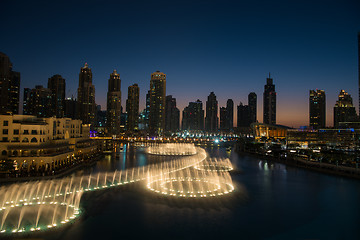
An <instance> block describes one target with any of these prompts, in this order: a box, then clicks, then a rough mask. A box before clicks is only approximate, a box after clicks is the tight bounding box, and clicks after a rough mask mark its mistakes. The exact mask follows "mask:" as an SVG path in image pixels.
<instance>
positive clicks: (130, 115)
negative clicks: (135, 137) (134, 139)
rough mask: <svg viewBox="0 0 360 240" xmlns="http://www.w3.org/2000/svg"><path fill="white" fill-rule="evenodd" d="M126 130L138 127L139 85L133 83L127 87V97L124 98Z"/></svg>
mask: <svg viewBox="0 0 360 240" xmlns="http://www.w3.org/2000/svg"><path fill="white" fill-rule="evenodd" d="M126 112H127V121H126V125H127V127H126V128H127V130H129V131H134V130H138V129H139V125H138V123H139V86H138V85H137V84H134V85H132V86H129V87H128V99H127V100H126Z"/></svg>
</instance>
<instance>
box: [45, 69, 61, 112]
mask: <svg viewBox="0 0 360 240" xmlns="http://www.w3.org/2000/svg"><path fill="white" fill-rule="evenodd" d="M48 89H50V90H51V99H52V100H51V101H52V104H51V105H52V110H53V115H54V116H56V117H58V118H62V117H64V113H65V79H64V78H63V77H61V75H59V74H56V75H54V76H52V77H51V78H49V79H48Z"/></svg>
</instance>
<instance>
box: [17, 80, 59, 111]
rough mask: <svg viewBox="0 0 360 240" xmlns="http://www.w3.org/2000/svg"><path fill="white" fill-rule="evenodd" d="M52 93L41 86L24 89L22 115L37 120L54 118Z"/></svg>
mask: <svg viewBox="0 0 360 240" xmlns="http://www.w3.org/2000/svg"><path fill="white" fill-rule="evenodd" d="M52 103H53V102H52V92H51V90H50V89H48V88H44V87H43V86H41V85H37V86H35V88H34V89H31V90H30V89H29V88H25V89H24V104H23V113H24V114H25V115H34V116H37V117H39V118H42V117H52V116H54V111H53V106H52Z"/></svg>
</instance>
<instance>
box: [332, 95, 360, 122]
mask: <svg viewBox="0 0 360 240" xmlns="http://www.w3.org/2000/svg"><path fill="white" fill-rule="evenodd" d="M356 121H357V115H356V110H355V107H354V105H353V100H352V97H351V95H350V94H348V93H347V92H346V91H345V90H341V91H340V93H339V99H338V100H337V101H336V104H335V107H334V127H335V128H338V127H339V123H340V122H356Z"/></svg>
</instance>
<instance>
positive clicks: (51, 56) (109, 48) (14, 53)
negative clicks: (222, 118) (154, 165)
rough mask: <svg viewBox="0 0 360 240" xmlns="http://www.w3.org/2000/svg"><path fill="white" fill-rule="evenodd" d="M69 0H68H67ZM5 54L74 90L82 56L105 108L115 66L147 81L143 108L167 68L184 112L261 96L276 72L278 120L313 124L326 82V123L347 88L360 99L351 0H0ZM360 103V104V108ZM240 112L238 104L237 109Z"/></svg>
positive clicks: (24, 74) (37, 80) (25, 80)
mask: <svg viewBox="0 0 360 240" xmlns="http://www.w3.org/2000/svg"><path fill="white" fill-rule="evenodd" d="M65 2H66V3H65ZM0 9H1V14H0V31H1V38H0V52H3V53H5V54H7V55H8V56H9V57H10V60H11V62H12V63H13V66H14V67H13V69H14V70H15V71H19V72H20V73H21V95H22V94H23V88H24V87H30V88H33V87H35V85H44V86H45V87H46V85H47V79H48V78H49V77H51V76H52V75H54V74H61V75H62V76H63V77H64V78H65V79H66V84H67V86H66V87H67V90H66V91H67V96H68V97H70V96H71V95H74V96H75V97H76V94H77V87H78V75H79V71H80V68H81V67H82V66H83V65H84V63H85V62H87V63H88V64H89V67H90V68H92V72H93V84H94V85H95V88H96V103H97V104H101V105H102V109H106V92H107V82H108V79H109V75H110V73H112V71H113V70H114V69H116V70H117V71H118V73H120V77H121V80H122V83H121V84H122V105H123V107H124V108H125V101H126V98H127V88H128V86H130V85H132V84H133V83H138V84H139V87H140V110H142V109H143V108H144V106H145V94H146V92H147V91H148V89H149V86H150V74H151V73H152V72H154V71H156V70H160V71H162V72H164V73H165V74H167V90H166V94H167V95H173V97H175V98H176V99H177V105H178V107H179V109H180V111H181V112H182V110H183V109H184V107H185V106H186V105H187V104H188V102H189V101H195V100H197V99H200V100H202V101H203V103H204V106H205V101H206V99H207V96H208V95H209V93H210V92H211V91H214V92H215V94H216V96H217V97H218V101H219V107H220V106H225V104H226V100H227V99H228V98H231V99H233V100H234V103H235V105H239V103H240V101H241V102H243V103H244V104H247V95H248V94H249V92H252V91H254V92H256V94H257V95H258V120H259V121H260V122H262V112H263V111H262V99H263V98H262V94H263V90H264V84H265V83H266V77H267V75H268V73H269V72H271V75H272V77H273V79H274V83H275V85H276V91H277V97H278V98H277V123H279V124H284V125H288V126H294V127H298V126H300V125H308V124H309V120H308V119H309V114H308V111H309V110H308V108H309V107H308V102H309V90H310V89H316V88H318V89H324V90H325V92H326V98H327V103H326V104H327V124H328V125H329V126H332V125H333V110H332V109H333V107H334V104H335V101H336V99H337V95H338V94H339V92H340V90H341V89H345V90H346V91H348V92H349V93H350V94H351V96H352V97H353V99H354V104H355V106H358V92H357V89H358V59H357V58H358V56H357V51H358V49H357V32H358V31H360V2H359V1H358V0H354V1H346V0H345V1H344V0H341V1H314V0H313V1H307V0H305V1H224V0H222V1H135V0H133V1H16V0H13V1H11V0H1V2H0ZM357 110H358V109H357ZM235 115H236V111H235Z"/></svg>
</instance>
